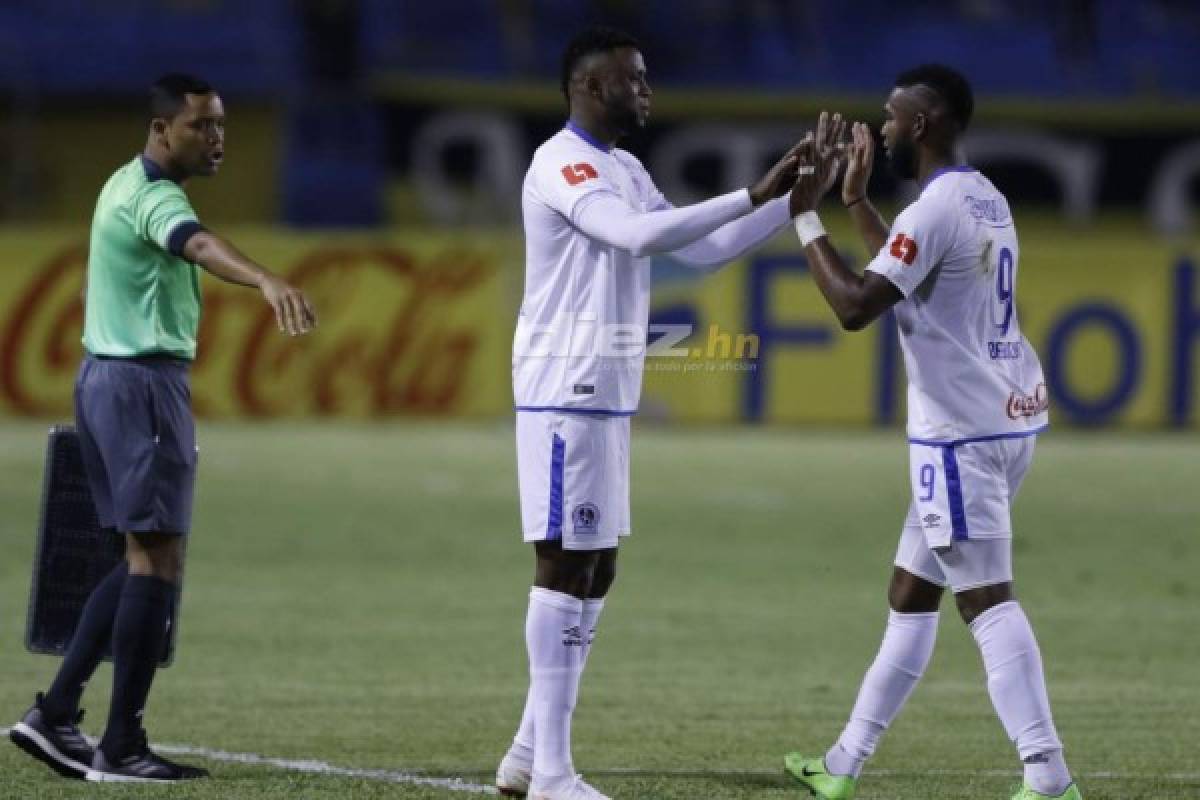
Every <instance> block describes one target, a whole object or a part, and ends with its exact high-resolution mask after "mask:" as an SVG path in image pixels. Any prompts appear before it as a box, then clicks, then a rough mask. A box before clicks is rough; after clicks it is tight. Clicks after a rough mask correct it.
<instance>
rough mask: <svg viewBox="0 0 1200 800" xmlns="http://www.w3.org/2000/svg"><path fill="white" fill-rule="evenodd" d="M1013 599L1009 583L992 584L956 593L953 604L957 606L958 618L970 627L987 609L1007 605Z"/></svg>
mask: <svg viewBox="0 0 1200 800" xmlns="http://www.w3.org/2000/svg"><path fill="white" fill-rule="evenodd" d="M1012 599H1013V593H1012V584H1011V583H994V584H992V585H990V586H980V587H978V588H975V589H968V590H966V591H965V592H958V593H957V594H955V595H954V604H955V605H956V606H958V613H959V616H961V617H962V620H963V622H965V623H966V624H968V625H970V624H971V623H972V622H974V621H975V618H976V617H978V616H979V615H980V614H982V613H983V612H985V611H987V610H988V609H989V608H993V607H995V606H998V605H1000V604H1001V603H1007V602H1009V601H1010V600H1012Z"/></svg>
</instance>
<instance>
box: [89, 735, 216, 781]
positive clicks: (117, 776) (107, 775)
mask: <svg viewBox="0 0 1200 800" xmlns="http://www.w3.org/2000/svg"><path fill="white" fill-rule="evenodd" d="M207 777H208V770H206V769H203V768H202V767H189V766H187V765H185V764H176V763H174V762H172V761H168V760H167V759H165V758H163V757H162V756H160V755H158V754H157V753H155V752H153V751H152V750H151V749H150V745H149V744H147V742H146V732H145V731H141V732H140V733H139V734H138V739H137V742H136V743H135V745H134V750H133V752H132V753H130V754H129V755H126V756H124V757H123V758H119V759H116V760H115V761H110V760H109V759H108V756H106V755H105V754H104V750H103V749H102V748H99V747H97V748H96V755H95V757H94V758H93V759H92V768H91V769H89V770H88V771H87V779H88V780H89V781H95V782H99V783H175V782H177V781H190V780H196V779H197V778H207Z"/></svg>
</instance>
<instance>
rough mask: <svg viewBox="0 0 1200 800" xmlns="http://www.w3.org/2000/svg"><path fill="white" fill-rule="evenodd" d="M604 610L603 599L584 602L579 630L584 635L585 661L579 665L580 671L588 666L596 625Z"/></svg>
mask: <svg viewBox="0 0 1200 800" xmlns="http://www.w3.org/2000/svg"><path fill="white" fill-rule="evenodd" d="M603 610H604V598H603V597H589V598H588V599H587V600H584V601H583V615H582V616H581V617H580V619H579V630H580V632H581V633H582V634H583V661H582V662H581V663H580V665H579V669H580V671H582V670H583V668H584V667H586V666H587V658H588V653H590V652H591V651H592V642H593V641H594V640H595V638H596V625H597V624H599V622H600V612H601V611H603Z"/></svg>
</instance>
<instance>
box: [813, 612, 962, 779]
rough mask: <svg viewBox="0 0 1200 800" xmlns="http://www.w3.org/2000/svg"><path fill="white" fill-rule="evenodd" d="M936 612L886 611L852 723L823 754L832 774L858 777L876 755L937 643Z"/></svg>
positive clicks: (859, 693)
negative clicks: (875, 650)
mask: <svg viewBox="0 0 1200 800" xmlns="http://www.w3.org/2000/svg"><path fill="white" fill-rule="evenodd" d="M937 626H938V612H936V611H934V612H930V613H922V614H901V613H899V612H897V611H889V612H888V624H887V630H886V631H885V632H884V634H883V643H882V644H881V645H880V646H879V654H878V655H876V656H875V662H874V663H873V664H871V667H870V669H868V670H867V674H866V677H864V678H863V683H862V688H860V689H859V690H858V699H857V700H856V701H855V703H854V710H853V711H851V712H850V721H849V722H847V723H846V728H845V730H843V731H842V735H841V736H840V737H839V738H838V740H837V743H836V744H835V745H834V746H833V747H832V748H830V750H829V752H828V753H826V754H825V769H827V770H828V771H829V773H830V774H832V775H850V776H852V777H855V778H857V777H858V776H859V774H860V773H861V772H862V767H863V764H864V763H865V762H866V760H867V759H868V758H870V757H871V755H872V754H873V753H874V752H875V748H876V747H877V746H878V745H879V740H880V738H881V737H882V736H883V732H884V731H885V730H887V727H888V726H889V725H891V724H892V721H893V720H895V719H896V715H897V714H899V713H900V709H901V708H902V707H903V706H904V702H905V701H906V700H908V696H909V695H910V694H912V690H913V689H914V688H915V687H916V685H917V681H919V680H920V679H921V676H922V675H923V674H924V673H925V668H926V667H927V666H928V665H929V658H930V656H932V655H933V645H934V642H935V641H936V640H937Z"/></svg>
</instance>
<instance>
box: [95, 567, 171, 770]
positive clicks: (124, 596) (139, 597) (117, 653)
mask: <svg viewBox="0 0 1200 800" xmlns="http://www.w3.org/2000/svg"><path fill="white" fill-rule="evenodd" d="M173 594H174V586H172V584H171V583H170V582H168V581H164V580H162V579H161V578H155V577H153V576H151V575H130V576H129V577H128V578H126V579H125V586H124V588H123V589H122V590H121V602H120V605H119V606H118V607H117V620H116V624H115V625H114V626H113V692H112V704H111V705H110V707H109V711H108V726H107V727H106V728H105V729H104V736H103V737H102V738H101V740H100V747H101V748H102V749H103V750H104V754H105V755H106V756H108V757H109V758H110V759H112V760H116V759H120V758H121V757H122V756H124V755H127V752H126V750H127V749H128V747H129V746H130V744H131V743H132V742H133V741H135V738H136V736H137V734H138V731H139V730H140V729H141V727H142V722H141V720H142V712H143V710H144V708H145V706H146V697H147V695H149V693H150V684H151V683H152V682H153V681H154V671H155V670H156V669H157V668H158V659H159V657H160V656H161V655H162V650H163V641H164V640H165V639H166V636H167V620H168V619H169V618H170V613H171V601H172V596H173Z"/></svg>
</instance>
